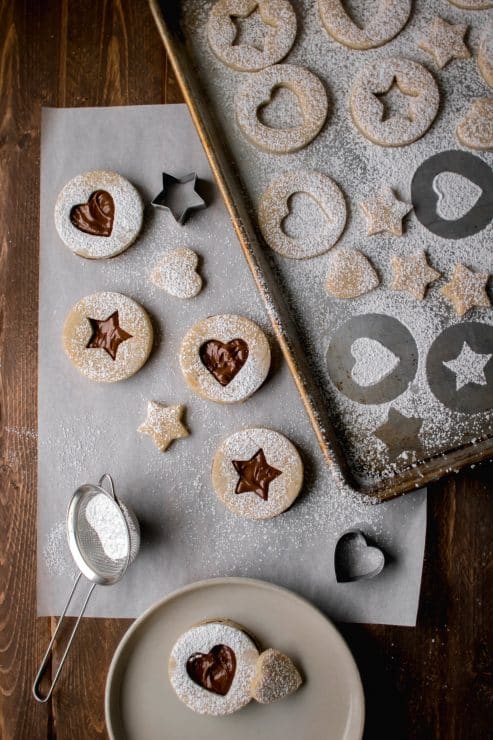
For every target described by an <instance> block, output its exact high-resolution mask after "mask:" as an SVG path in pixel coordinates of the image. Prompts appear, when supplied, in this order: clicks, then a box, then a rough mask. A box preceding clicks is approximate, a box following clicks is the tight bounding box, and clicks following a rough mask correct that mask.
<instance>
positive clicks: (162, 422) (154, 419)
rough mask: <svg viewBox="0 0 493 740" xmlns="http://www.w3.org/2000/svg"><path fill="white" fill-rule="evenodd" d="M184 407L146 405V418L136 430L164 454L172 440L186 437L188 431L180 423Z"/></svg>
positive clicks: (154, 403) (156, 404) (151, 402)
mask: <svg viewBox="0 0 493 740" xmlns="http://www.w3.org/2000/svg"><path fill="white" fill-rule="evenodd" d="M183 409H184V407H183V406H181V405H177V406H164V404H162V403H157V402H156V401H149V403H148V404H147V418H146V420H145V421H144V422H143V423H142V424H141V425H140V427H139V428H138V430H137V431H138V432H140V433H141V434H147V435H148V436H149V437H151V439H152V441H153V442H154V444H155V445H156V447H157V448H158V450H161V452H164V451H165V450H166V449H167V448H168V447H169V445H170V444H171V442H172V441H173V440H174V439H180V437H188V430H187V429H186V428H185V426H184V425H183V424H182V422H181V417H182V414H183Z"/></svg>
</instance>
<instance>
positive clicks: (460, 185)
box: [433, 172, 483, 221]
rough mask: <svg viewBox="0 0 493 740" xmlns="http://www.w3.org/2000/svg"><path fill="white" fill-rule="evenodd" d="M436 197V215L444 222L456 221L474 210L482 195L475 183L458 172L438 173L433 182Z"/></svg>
mask: <svg viewBox="0 0 493 740" xmlns="http://www.w3.org/2000/svg"><path fill="white" fill-rule="evenodd" d="M433 190H434V191H435V193H436V194H437V195H438V201H437V207H436V208H437V214H438V215H439V216H440V218H443V219H445V220H446V221H458V220H459V219H461V218H463V217H464V216H465V215H466V213H469V211H470V210H471V208H474V206H475V205H476V203H477V202H478V200H479V199H480V197H481V196H482V194H483V191H482V190H481V188H480V187H478V185H476V183H474V182H472V180H469V178H468V177H464V175H460V174H459V173H458V172H440V174H438V175H437V176H436V177H435V179H434V180H433Z"/></svg>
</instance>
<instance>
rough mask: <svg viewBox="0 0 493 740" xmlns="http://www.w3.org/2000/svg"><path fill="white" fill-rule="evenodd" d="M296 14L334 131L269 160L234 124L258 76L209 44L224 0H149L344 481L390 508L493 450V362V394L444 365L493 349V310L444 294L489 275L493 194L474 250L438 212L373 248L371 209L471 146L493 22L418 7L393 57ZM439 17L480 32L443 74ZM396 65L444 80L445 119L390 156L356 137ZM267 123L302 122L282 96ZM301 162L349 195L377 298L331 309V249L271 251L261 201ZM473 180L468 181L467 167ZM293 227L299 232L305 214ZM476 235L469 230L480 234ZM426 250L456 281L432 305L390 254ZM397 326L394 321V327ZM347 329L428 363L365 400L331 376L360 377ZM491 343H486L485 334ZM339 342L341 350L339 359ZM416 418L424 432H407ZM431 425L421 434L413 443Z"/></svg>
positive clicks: (406, 193)
mask: <svg viewBox="0 0 493 740" xmlns="http://www.w3.org/2000/svg"><path fill="white" fill-rule="evenodd" d="M292 4H293V6H294V8H295V10H296V14H297V19H298V36H297V39H296V41H295V44H294V46H293V49H292V50H291V52H290V53H289V54H288V56H287V57H286V59H285V60H283V61H285V62H288V63H291V64H299V65H301V66H304V67H307V68H309V69H310V70H311V71H313V72H314V73H315V74H317V75H318V76H319V78H320V79H321V80H322V81H323V83H324V85H325V87H326V89H327V90H328V93H329V100H330V111H329V116H328V121H327V123H326V125H325V126H324V128H323V129H322V131H321V133H320V134H319V136H318V137H317V138H316V139H315V140H314V141H313V142H312V143H311V144H310V145H309V146H308V147H306V148H305V149H304V150H302V151H300V152H297V153H295V154H288V155H274V154H271V155H269V154H266V153H265V152H261V151H259V150H258V149H256V148H255V147H254V146H252V145H251V144H250V143H249V142H248V141H247V140H246V139H245V138H244V136H243V134H242V132H241V131H240V130H239V128H238V126H237V124H236V121H235V114H234V96H235V93H236V91H237V89H238V87H239V86H240V85H241V84H243V83H244V81H245V80H246V79H248V77H249V73H244V72H243V73H242V72H236V71H233V70H231V69H230V68H229V67H227V66H225V65H224V64H223V63H222V62H221V61H219V60H218V59H217V58H216V57H215V56H214V55H213V53H212V51H211V50H210V48H209V44H208V40H207V32H206V24H207V18H208V14H209V11H210V8H211V7H212V5H213V0H183V1H182V2H175V3H166V2H158V1H157V0H150V5H151V9H152V11H153V13H154V16H155V19H156V21H157V24H158V27H159V30H160V33H161V35H162V38H163V41H164V43H165V46H166V49H167V52H168V54H169V57H170V60H171V62H172V64H173V66H174V69H175V71H176V74H177V77H178V81H179V83H180V85H181V88H182V90H183V93H184V96H185V99H186V102H187V103H188V105H189V107H190V110H191V113H192V117H193V120H194V122H195V125H196V126H197V129H198V132H199V135H200V136H201V139H202V142H203V144H204V147H205V150H206V153H207V155H208V157H209V161H210V163H211V166H212V170H213V172H214V175H215V177H216V180H217V182H218V185H219V187H220V190H221V194H222V196H223V199H224V200H225V203H226V205H227V207H228V210H229V213H230V216H231V218H232V221H233V224H234V226H235V228H236V231H237V234H238V236H239V240H240V244H241V246H242V248H243V251H244V253H245V255H246V257H247V261H248V263H249V265H250V268H251V270H252V272H253V274H254V277H255V279H256V282H257V285H258V287H259V289H260V292H261V294H262V296H263V298H264V301H265V303H266V306H267V308H268V313H269V315H270V318H271V321H272V324H273V327H274V330H275V332H276V335H277V337H278V339H279V341H280V344H281V347H282V349H283V352H284V355H285V357H286V360H287V363H288V366H289V367H290V369H291V372H292V373H293V377H294V379H295V382H296V385H297V387H298V390H299V392H300V393H301V396H302V399H303V402H304V404H305V407H306V409H307V412H308V415H309V417H310V420H311V422H312V425H313V427H314V430H315V432H316V435H317V438H318V442H319V444H320V446H321V448H322V451H323V452H324V455H325V458H326V460H327V461H328V462H329V464H330V465H331V468H332V470H333V471H334V472H335V474H336V477H337V478H338V479H339V481H341V480H342V479H345V480H346V481H347V482H348V483H349V484H350V485H352V486H353V487H354V488H355V489H357V490H359V491H361V492H364V493H366V494H369V495H372V496H374V497H376V498H377V499H380V500H381V499H385V498H390V497H392V496H395V495H398V494H399V493H402V492H404V491H408V490H411V489H412V488H414V487H417V486H419V485H422V484H423V483H425V482H428V481H430V480H433V479H436V478H439V477H441V476H443V475H445V474H447V473H449V472H451V471H455V470H458V469H460V468H462V467H464V466H465V465H469V464H474V463H476V462H478V461H480V460H483V459H486V458H487V457H490V456H491V455H492V454H493V439H492V435H493V414H492V411H491V407H492V406H493V360H492V361H491V362H489V364H487V365H486V366H485V375H484V383H482V384H481V385H480V386H476V385H474V386H473V385H471V384H469V385H467V386H466V387H465V388H463V389H458V388H455V391H457V392H454V389H453V388H452V384H453V383H455V382H456V380H455V376H454V374H452V373H451V372H449V371H447V370H443V362H448V361H450V360H453V359H454V358H455V357H456V356H457V355H458V354H459V352H460V349H461V346H462V345H463V342H464V341H468V338H469V340H470V342H472V343H470V345H469V346H470V348H471V349H472V350H473V351H475V352H476V353H478V354H479V353H482V354H483V356H484V355H486V356H487V355H489V354H492V353H493V346H492V340H491V338H490V331H489V329H490V327H491V326H492V324H493V316H492V311H491V310H490V309H475V310H473V311H471V312H470V313H469V314H468V315H467V316H466V317H464V319H462V320H461V319H459V318H458V317H456V316H455V315H454V314H453V311H452V309H451V307H450V306H449V305H448V304H447V303H446V301H445V300H444V299H443V297H441V296H440V293H439V290H438V289H439V287H440V286H442V285H443V284H445V282H446V281H447V280H448V279H450V277H451V274H452V271H453V267H454V264H455V263H457V262H463V263H464V264H466V265H467V266H468V267H469V268H471V269H474V270H478V271H481V272H489V271H491V269H492V267H493V263H492V258H491V239H492V219H493V200H492V198H491V194H490V195H489V196H488V194H487V193H486V196H485V193H484V192H483V195H482V196H481V198H485V202H484V203H483V206H484V208H483V209H482V211H483V212H486V213H489V214H490V218H489V221H488V224H487V226H486V227H485V228H483V230H481V231H479V232H478V233H475V234H472V235H471V234H470V233H469V234H467V236H464V237H463V238H460V239H459V238H453V239H451V238H450V234H448V235H444V234H436V233H432V231H430V230H429V229H428V228H425V227H424V226H423V223H422V221H426V213H424V214H423V213H422V211H421V209H419V208H418V206H417V207H416V213H411V215H410V216H409V217H408V218H407V219H406V222H405V223H406V231H405V236H403V237H401V238H399V239H398V238H393V239H392V238H390V237H386V236H384V237H376V238H375V237H373V238H369V237H367V236H366V235H365V230H364V221H363V220H362V217H361V214H360V213H359V208H358V204H359V203H360V202H361V201H362V200H364V199H365V198H368V197H371V196H372V195H373V194H375V191H376V190H377V189H378V187H379V186H380V185H382V184H384V185H389V186H391V187H392V188H393V189H394V190H395V192H396V193H397V194H398V195H399V197H400V198H401V199H402V200H404V201H408V202H411V197H412V196H413V198H415V195H416V194H415V193H412V180H413V175H414V174H415V173H416V172H417V171H418V169H419V168H420V167H421V168H422V169H421V171H422V170H423V169H424V170H425V174H426V166H428V162H427V160H430V163H429V166H430V167H432V166H433V165H434V161H433V159H432V158H433V157H434V156H435V155H439V154H443V153H444V152H450V151H452V152H454V153H455V152H456V151H459V152H460V151H461V149H460V146H459V144H458V142H457V140H456V138H455V134H454V131H455V127H456V125H457V123H458V121H459V120H460V118H461V116H462V115H463V114H464V112H465V109H466V107H467V104H468V103H470V102H471V101H472V100H474V99H475V98H476V97H480V96H484V95H487V94H488V88H487V86H486V84H485V83H484V82H483V81H482V79H481V77H480V75H479V73H478V71H477V67H476V62H475V56H476V54H477V48H478V44H479V36H480V33H481V30H482V28H483V27H484V24H485V21H486V20H487V18H488V17H489V16H488V11H485V12H480V11H469V12H465V11H461V10H459V9H457V8H454V7H453V6H452V5H450V4H445V7H444V3H443V2H442V1H441V0H429V1H428V0H427V1H426V2H425V1H424V0H421V1H420V0H417V1H416V2H415V3H413V11H412V14H411V17H410V20H409V22H408V24H407V25H406V27H405V28H404V30H403V31H402V32H401V33H400V34H399V35H398V36H397V37H396V38H395V39H394V40H392V41H390V42H389V43H387V44H386V45H385V46H384V47H381V48H379V49H374V50H369V51H365V52H356V51H352V50H349V49H347V48H345V47H343V46H341V45H340V44H337V43H336V42H335V41H333V40H332V39H331V38H330V37H329V36H328V35H327V33H326V32H325V30H324V29H322V27H321V24H320V20H319V18H318V12H317V3H315V2H309V1H308V0H296V1H295V2H293V3H292ZM350 7H351V12H352V13H354V14H355V17H356V19H357V20H360V21H361V22H364V21H365V19H366V20H367V19H368V13H369V12H371V9H369V8H368V4H365V3H363V2H360V1H359V0H354V1H353V2H351V6H350ZM365 13H366V15H365ZM436 15H440V16H442V17H444V18H445V19H446V20H447V21H449V22H454V23H458V22H461V23H466V24H469V26H470V28H469V30H468V34H467V36H466V40H467V44H468V46H469V48H470V49H471V51H472V57H471V59H468V60H456V59H454V60H453V61H452V62H451V63H450V64H449V65H447V66H446V67H445V69H444V70H442V71H437V69H436V68H435V67H434V65H433V62H432V60H431V58H430V57H427V56H426V54H425V53H424V52H423V51H421V50H420V49H419V48H418V41H419V37H420V34H421V33H422V29H423V28H424V27H425V26H426V25H427V24H428V23H430V22H431V20H432V19H433V18H434V17H435V16H436ZM393 55H396V56H405V57H408V58H411V59H413V60H415V61H418V62H420V63H422V64H424V65H425V66H427V67H428V68H429V69H430V70H431V71H432V73H433V75H434V76H435V78H436V79H437V81H438V84H439V88H440V94H441V109H440V111H439V114H438V117H437V119H436V121H435V123H434V124H433V125H432V127H431V129H430V130H429V131H428V132H427V134H426V135H425V136H424V137H423V138H422V139H420V140H419V141H418V142H416V143H414V144H412V145H410V146H407V147H401V148H396V149H392V150H390V149H385V148H382V147H378V146H375V145H374V144H371V143H370V142H369V141H367V140H366V139H365V138H364V137H363V136H362V135H361V134H359V133H358V132H357V131H356V129H355V127H354V126H353V124H352V122H351V118H350V113H349V104H348V91H349V88H350V85H351V83H352V81H353V80H354V77H355V76H356V74H357V72H358V70H359V69H360V68H361V67H362V66H363V65H364V64H366V62H367V61H372V60H374V59H380V58H384V57H386V56H393ZM279 98H281V96H279ZM269 115H270V116H271V119H272V123H270V125H282V124H283V116H284V125H288V124H287V123H286V116H287V115H288V116H289V115H290V111H289V104H286V102H285V100H281V99H279V100H278V101H277V102H275V103H274V104H273V105H272V107H271V111H270V113H269ZM470 154H471V155H472V154H473V153H472V152H471V153H470ZM444 156H445V155H444ZM474 156H475V157H476V158H477V159H480V160H481V162H482V163H483V165H484V166H485V167H486V168H487V169H489V171H490V172H491V165H492V164H493V155H492V154H491V153H489V152H475V153H474ZM466 157H467V155H466ZM454 158H455V154H452V155H450V156H448V157H447V156H445V159H446V162H445V165H444V167H443V169H444V171H445V172H448V171H449V170H450V171H452V172H453V171H454V166H453V165H454V162H455V159H454ZM424 163H426V164H424ZM295 167H307V168H312V169H318V170H320V171H322V172H324V173H326V174H328V175H330V176H331V177H332V178H333V179H334V180H335V181H336V182H337V183H338V184H339V186H340V187H341V188H342V190H343V192H344V194H345V196H346V200H347V202H348V212H349V218H348V224H347V226H346V230H345V232H344V234H343V236H342V238H341V240H340V242H339V245H340V246H350V247H357V248H359V249H361V250H362V251H363V252H364V253H365V254H366V255H367V256H369V257H370V258H371V260H372V262H373V264H374V265H375V267H376V269H377V272H378V274H379V276H380V278H381V286H380V287H379V288H378V289H377V290H375V291H372V292H370V293H368V294H367V295H364V296H362V297H360V298H359V299H357V300H354V301H346V302H344V301H337V300H334V299H331V298H330V297H329V296H328V295H327V293H326V292H325V290H324V280H325V278H326V274H327V259H328V255H327V254H326V255H323V256H321V257H317V258H314V259H310V260H289V259H286V258H283V257H280V256H278V255H275V254H274V253H273V252H271V251H270V250H269V249H268V247H267V246H266V245H265V243H263V242H262V239H261V238H260V236H259V232H258V229H257V227H256V211H257V207H258V202H259V199H260V196H261V194H262V192H263V191H264V189H265V188H266V186H267V185H268V184H269V182H270V181H271V180H272V179H273V177H274V176H275V175H276V174H277V173H280V172H282V171H284V170H287V169H294V168H295ZM473 169H474V168H473ZM461 174H462V175H463V176H464V177H467V174H468V170H467V167H466V168H465V169H464V170H461ZM469 174H471V170H469ZM475 186H476V185H475V183H474V182H473V183H472V185H471V184H469V185H468V188H466V190H465V192H464V196H463V197H462V202H463V204H464V203H465V202H466V201H467V200H468V198H469V199H470V200H471V203H473V202H474V199H475V198H476V199H477V197H478V196H477V195H476V196H475V194H474V187H475ZM483 190H484V189H483ZM416 202H417V201H416ZM446 205H447V204H446V203H445V206H446ZM452 205H453V204H452ZM454 207H455V208H457V204H455V206H454ZM418 212H419V219H420V220H418V217H417V214H418ZM307 213H308V214H310V209H309V208H308V209H307V208H306V207H305V213H303V209H301V210H300V211H299V212H298V216H297V223H295V224H294V225H295V226H296V227H297V228H298V229H300V228H301V229H302V228H306V227H307V221H309V220H310V218H311V216H310V215H308V216H307V215H306V214H307ZM293 216H295V218H294V221H295V222H296V214H295V213H294V208H293ZM465 221H466V222H467V218H466V219H465ZM465 228H466V231H467V223H465ZM453 236H455V237H458V235H457V234H453ZM460 236H461V237H462V235H460ZM418 249H425V250H426V252H427V254H428V258H429V260H430V262H431V264H432V265H433V267H435V268H436V269H437V270H438V271H439V272H441V273H442V275H443V277H442V278H441V280H440V282H438V283H437V284H436V286H434V287H433V288H432V289H431V290H430V291H429V296H428V297H427V298H426V300H424V301H422V302H418V301H413V300H411V299H408V298H405V297H404V296H403V294H398V293H396V292H394V291H391V290H389V284H390V281H391V269H390V255H391V254H392V253H396V254H401V255H403V254H408V253H409V252H410V251H416V250H418ZM388 319H393V320H394V321H393V327H394V328H393V330H392V331H390V332H389V331H387V326H388ZM454 327H457V328H454ZM358 332H359V333H358ZM449 332H452V333H453V336H454V342H455V344H454V351H455V355H453V354H452V355H450V354H449V355H447V356H445V355H444V354H443V353H442V355H441V354H440V344H443V343H445V344H447V341H448V337H449V336H450V335H449ZM347 334H352V335H353V337H354V338H355V339H356V338H362V337H363V338H365V337H366V338H370V339H371V338H372V337H373V338H375V337H376V336H377V337H378V336H381V337H385V338H386V339H387V341H388V343H390V347H391V348H392V347H393V348H394V354H397V355H398V351H397V348H398V347H405V346H406V344H409V345H410V346H411V347H412V345H413V344H415V345H416V353H415V355H413V353H412V352H410V353H407V355H406V357H407V367H408V371H409V372H408V375H406V376H404V377H403V378H401V379H400V382H398V383H395V382H394V385H392V383H393V381H395V380H396V378H395V377H394V378H392V377H391V378H390V379H389V380H390V381H391V382H389V383H388V384H385V383H383V386H384V391H385V392H384V393H383V395H382V396H381V397H379V395H378V393H377V394H376V395H372V393H368V394H366V396H363V397H361V396H360V397H357V398H355V397H354V394H353V393H352V389H351V388H350V387H349V388H348V385H347V384H345V385H344V384H342V385H341V384H340V383H339V382H338V375H337V373H336V375H335V376H334V372H333V371H334V367H333V365H334V362H335V364H337V363H339V364H341V363H342V367H340V368H339V370H340V374H342V375H344V374H345V375H346V376H348V375H349V376H351V374H352V372H353V364H354V357H352V354H351V349H352V346H351V345H349V346H348V344H347V341H346V342H345V341H344V337H345V335H347ZM356 334H357V336H356ZM478 334H479V335H481V337H482V339H478V338H477V336H476V335H478ZM334 339H335V340H336V345H335V346H338V347H339V350H340V351H338V352H337V356H336V357H335V358H334V354H335V350H334V345H333V342H334ZM461 340H462V342H461ZM376 341H378V340H376ZM384 346H385V345H384ZM437 353H438V354H437ZM344 362H345V363H346V364H344ZM404 364H405V363H404ZM437 367H438V371H437ZM440 371H441V372H440ZM349 385H351V384H349ZM353 385H354V384H353ZM386 385H388V387H385V386H386ZM402 388H404V391H403V390H402ZM353 390H354V388H353ZM459 390H461V391H462V392H460V393H459ZM477 391H478V392H477ZM479 396H481V398H479ZM452 397H453V398H452ZM478 398H479V400H478ZM389 399H390V400H389ZM478 409H479V410H478ZM406 418H408V419H411V421H410V422H406ZM413 420H417V421H413ZM418 427H419V435H417V434H415V432H416V430H417V429H418ZM380 428H381V429H382V434H383V435H384V437H385V435H387V437H386V438H387V439H392V440H393V444H386V443H385V442H383V441H382V439H381V438H380V437H379V435H378V434H375V432H376V431H378V430H379V429H380ZM399 435H400V439H401V441H403V440H404V439H407V442H406V444H409V439H410V438H411V437H412V436H413V435H414V436H415V437H416V439H415V449H414V451H413V450H412V449H410V450H409V451H405V452H404V454H402V455H399V454H398V453H399V451H400V449H399V444H398V440H399ZM396 440H397V441H396Z"/></svg>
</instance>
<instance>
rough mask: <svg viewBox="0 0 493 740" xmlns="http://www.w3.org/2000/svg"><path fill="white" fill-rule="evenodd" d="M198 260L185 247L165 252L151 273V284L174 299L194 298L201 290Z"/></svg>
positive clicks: (192, 252) (194, 254)
mask: <svg viewBox="0 0 493 740" xmlns="http://www.w3.org/2000/svg"><path fill="white" fill-rule="evenodd" d="M198 263H199V258H198V256H197V254H196V253H195V252H194V251H193V250H192V249H188V248H187V247H183V248H180V249H174V250H172V251H171V252H167V253H166V254H165V255H164V257H163V258H162V260H161V261H160V262H158V264H157V265H156V266H155V267H154V269H153V271H152V273H151V282H152V283H154V285H157V287H158V288H162V289H163V290H165V291H166V292H167V293H169V294H170V295H172V296H175V297H176V298H194V297H195V296H196V295H198V294H199V293H200V291H201V289H202V278H201V277H200V275H199V273H198V272H197V266H198Z"/></svg>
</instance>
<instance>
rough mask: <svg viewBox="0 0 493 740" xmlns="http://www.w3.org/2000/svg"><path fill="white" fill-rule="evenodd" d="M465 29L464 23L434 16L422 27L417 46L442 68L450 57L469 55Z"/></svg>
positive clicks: (462, 57)
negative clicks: (465, 40) (451, 21)
mask: <svg viewBox="0 0 493 740" xmlns="http://www.w3.org/2000/svg"><path fill="white" fill-rule="evenodd" d="M466 31H467V25H466V24H465V23H447V21H444V20H443V18H440V17H439V16H436V17H435V18H433V20H432V21H431V22H430V23H429V24H428V25H427V26H426V28H424V29H423V32H422V35H421V39H420V41H419V48H420V49H423V51H425V52H426V53H427V54H429V55H430V56H431V57H433V59H434V60H435V63H436V65H437V67H439V69H442V68H443V67H445V65H446V64H448V63H449V62H450V61H451V60H452V59H468V58H469V57H470V56H471V52H470V51H469V49H468V48H467V46H466V44H465V42H464V36H465V35H466Z"/></svg>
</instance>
